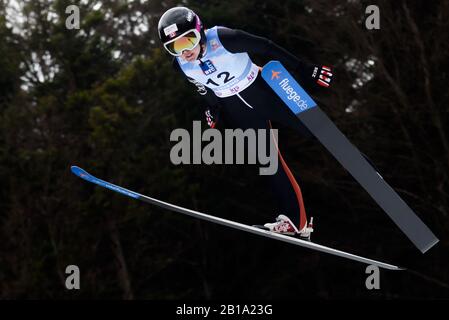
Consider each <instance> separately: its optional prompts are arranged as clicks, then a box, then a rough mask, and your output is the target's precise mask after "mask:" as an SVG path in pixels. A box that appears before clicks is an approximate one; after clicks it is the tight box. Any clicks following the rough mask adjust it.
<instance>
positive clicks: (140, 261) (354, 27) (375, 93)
mask: <svg viewBox="0 0 449 320" xmlns="http://www.w3.org/2000/svg"><path fill="white" fill-rule="evenodd" d="M72 4H75V5H78V6H79V8H80V18H81V21H80V29H73V30H69V29H67V28H66V27H65V20H66V18H67V16H68V15H69V14H67V13H65V10H66V8H67V6H69V5H72ZM180 4H181V5H185V6H189V7H191V8H192V9H194V10H195V11H196V12H197V13H198V14H199V15H200V17H201V18H202V20H203V22H204V24H205V25H206V27H212V26H215V25H223V26H227V27H230V28H238V29H243V30H245V31H248V32H251V33H254V34H257V35H261V36H265V37H267V38H270V39H271V40H273V41H274V42H275V43H277V44H279V45H281V46H282V47H284V48H286V49H288V50H289V51H290V52H292V53H293V54H295V55H296V56H298V57H300V58H302V59H304V60H306V61H309V62H314V63H318V64H324V65H330V66H333V67H334V68H335V76H336V77H335V81H334V86H333V88H332V89H331V90H327V91H326V92H318V93H316V95H314V97H315V98H316V100H317V101H319V104H320V105H321V107H322V109H323V110H324V111H325V112H326V113H327V114H328V115H329V116H330V117H331V119H332V120H334V121H335V123H336V124H337V126H338V127H339V128H340V129H341V130H342V131H343V132H344V133H345V134H346V135H347V136H348V138H349V139H350V140H351V141H352V142H353V143H354V144H355V145H356V146H357V147H359V149H360V150H361V151H362V152H364V153H365V154H366V155H368V156H369V157H370V158H371V159H372V160H373V161H374V163H375V164H376V165H377V166H378V168H379V170H380V172H381V173H382V174H383V176H384V178H385V179H386V180H387V181H388V182H389V183H390V184H391V185H392V186H393V187H394V188H395V190H397V191H398V193H399V194H400V195H401V196H402V197H403V198H404V200H406V202H407V203H408V204H409V205H410V206H411V207H412V208H413V209H414V210H415V211H416V212H417V213H418V215H419V216H420V217H421V219H422V220H423V221H424V222H425V223H426V224H427V225H428V226H429V227H430V228H431V229H432V230H433V231H434V232H435V234H436V235H437V236H438V237H439V238H440V240H441V241H440V243H439V244H438V245H437V246H435V247H434V248H432V249H431V250H430V251H429V252H427V253H426V254H425V255H422V254H421V253H420V252H419V251H418V250H417V249H415V248H414V246H413V245H412V243H411V242H409V241H408V239H407V238H406V237H405V236H404V235H403V234H402V233H401V231H400V230H399V229H398V228H397V227H396V225H395V224H394V223H393V222H392V221H391V220H390V219H389V218H388V216H387V215H386V214H385V213H384V212H383V211H382V210H381V209H380V208H379V207H378V206H377V205H376V204H375V202H374V201H373V200H372V199H371V198H370V197H369V195H368V194H367V193H366V192H365V191H364V190H363V189H362V188H361V187H360V186H359V185H358V183H357V182H355V180H354V179H353V178H352V177H351V176H350V175H349V174H348V173H347V172H346V171H345V170H344V169H343V168H342V167H341V166H340V165H339V164H338V162H337V161H336V160H335V159H334V158H333V157H332V156H331V155H330V154H329V153H328V152H327V151H326V150H325V148H324V147H322V146H321V145H320V144H319V142H318V141H316V140H310V141H306V140H303V139H302V138H301V137H299V136H298V135H297V134H296V133H295V132H293V131H291V130H289V129H287V128H282V130H281V132H280V137H279V140H280V143H281V145H282V148H283V153H284V157H285V158H286V160H287V162H288V163H289V165H290V167H291V169H292V170H293V172H294V174H295V175H296V177H297V179H298V182H299V183H300V185H301V188H302V191H303V195H304V199H305V205H306V209H307V212H308V215H309V216H314V217H315V219H314V222H315V229H316V231H315V233H314V238H313V240H314V241H315V242H318V243H320V244H324V245H328V246H331V247H334V248H337V249H341V250H346V251H349V252H351V253H355V254H360V255H363V256H367V257H370V258H374V259H379V260H382V261H386V262H390V263H393V264H399V265H405V266H407V267H410V268H411V269H412V271H407V272H388V271H381V278H380V290H371V291H370V290H367V289H366V287H365V280H366V277H367V276H368V275H367V274H365V265H363V264H359V263H355V262H351V261H346V260H344V259H341V258H337V257H332V256H329V255H325V254H321V253H318V252H314V251H311V250H308V249H304V248H299V247H294V246H291V245H288V244H285V243H281V242H277V241H273V240H270V239H266V238H263V237H258V236H255V235H251V234H246V233H244V232H241V231H236V230H233V229H229V228H226V227H222V226H217V225H213V224H211V223H207V222H202V221H199V220H196V219H193V218H191V217H187V216H183V215H180V214H176V213H172V212H168V211H166V210H162V209H158V208H156V207H153V206H151V205H147V204H144V203H141V202H138V201H135V200H132V199H128V198H126V197H123V196H121V195H119V194H116V193H114V192H111V191H108V190H104V189H101V188H98V187H95V186H93V185H91V184H88V183H86V182H85V181H82V180H80V179H78V178H77V177H75V176H74V175H72V174H71V172H70V166H71V165H79V166H81V167H83V168H85V169H87V170H88V171H89V172H91V173H92V174H94V175H96V176H98V177H100V178H102V179H105V180H108V181H111V182H113V183H116V184H119V185H122V186H124V187H126V188H129V189H132V190H135V191H137V192H140V193H143V194H146V195H149V196H152V197H155V198H158V199H161V200H164V201H168V202H171V203H174V204H177V205H181V206H185V207H188V208H191V209H195V210H200V211H203V212H206V213H209V214H213V215H217V216H220V217H225V218H229V219H233V220H237V221H240V222H244V223H251V224H252V223H265V222H268V221H271V220H273V217H274V216H275V215H277V214H278V212H276V211H275V207H274V204H273V203H272V200H271V197H270V194H269V191H268V189H266V188H264V187H263V186H262V185H261V184H259V183H258V176H257V175H255V174H254V173H253V172H252V171H251V170H247V169H246V168H245V167H243V166H237V167H233V166H219V165H215V166H206V165H184V166H174V165H173V164H172V163H171V162H170V158H169V152H170V149H171V147H172V146H173V144H174V143H172V142H170V140H169V136H170V133H171V131H172V130H173V129H175V128H186V129H188V130H189V131H190V130H191V128H192V121H193V120H202V121H203V127H204V128H205V127H206V123H205V121H204V119H203V108H204V107H205V105H204V102H203V101H202V100H201V97H200V96H199V95H198V94H197V93H196V92H195V90H194V88H193V87H191V86H189V85H188V84H187V83H186V82H185V80H184V79H182V78H181V77H180V76H179V74H177V73H176V72H175V71H173V69H172V67H171V58H170V56H169V55H168V54H167V53H165V52H164V51H163V49H162V48H161V46H160V44H159V39H158V36H157V21H158V19H159V17H160V15H161V14H162V13H163V12H164V11H165V10H167V9H168V8H170V7H172V6H175V5H180ZM370 4H375V5H377V6H378V7H379V9H380V21H381V23H380V30H367V29H366V27H365V19H366V18H367V16H368V15H367V14H365V8H366V7H367V6H368V5H370ZM448 39H449V2H447V1H423V0H415V1H405V0H398V1H386V0H384V1H359V0H346V1H343V0H340V1H335V0H314V1H300V0H298V1H288V0H284V1H277V0H264V1H261V0H257V1H256V0H238V1H237V0H236V1H234V0H231V1H216V0H211V1H193V0H189V1H182V2H179V1H178V2H176V1H168V0H166V1H145V0H135V1H129V0H128V1H122V0H115V1H87V0H86V1H76V0H73V1H65V0H54V1H50V0H25V1H24V0H9V1H8V0H2V1H1V2H0V53H1V54H0V131H1V135H0V181H1V189H0V206H1V208H0V219H1V225H0V228H1V232H0V250H1V255H0V298H2V299H56V298H58V299H81V298H82V299H158V300H172V299H225V298H238V299H245V298H247V299H266V300H276V299H278V300H279V299H301V298H311V299H313V298H320V299H342V298H364V299H394V298H401V299H407V298H413V299H447V298H449V268H448V267H449V254H448V249H449V243H448V236H447V230H448V229H449V217H448V213H449V212H448V208H449V206H448V203H449V170H448V169H449V134H448V132H449V128H448V126H449V115H448V109H449V107H448V106H449V92H448V70H449V68H448V61H449V59H448V57H449V42H448ZM268 60H269V58H268V57H257V58H256V62H258V63H259V64H260V65H263V64H264V63H266V62H268ZM71 264H74V265H77V266H78V267H79V268H80V271H81V289H80V290H72V291H69V290H67V289H66V288H65V285H64V284H65V280H66V277H67V275H66V274H65V269H66V266H67V265H71Z"/></svg>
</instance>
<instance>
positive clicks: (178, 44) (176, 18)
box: [157, 7, 206, 58]
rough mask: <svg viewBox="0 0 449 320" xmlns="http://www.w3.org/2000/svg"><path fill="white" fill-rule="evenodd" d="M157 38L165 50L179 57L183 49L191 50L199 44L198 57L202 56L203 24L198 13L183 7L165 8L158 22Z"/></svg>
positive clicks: (204, 38) (204, 36) (204, 37)
mask: <svg viewBox="0 0 449 320" xmlns="http://www.w3.org/2000/svg"><path fill="white" fill-rule="evenodd" d="M157 28H158V33H159V39H160V40H161V42H162V44H163V46H164V48H165V50H167V51H168V52H169V53H170V54H171V55H173V56H175V57H179V56H181V55H182V52H183V51H184V50H192V49H194V48H196V46H198V45H200V48H201V51H200V55H199V58H201V57H202V56H203V47H202V45H203V44H204V43H205V42H206V34H205V33H204V28H203V24H202V23H201V20H200V18H199V17H198V15H196V14H195V12H193V11H192V10H190V9H188V8H185V7H174V8H171V9H169V10H167V11H166V12H165V13H164V14H163V15H162V17H161V18H160V19H159V23H158V27H157Z"/></svg>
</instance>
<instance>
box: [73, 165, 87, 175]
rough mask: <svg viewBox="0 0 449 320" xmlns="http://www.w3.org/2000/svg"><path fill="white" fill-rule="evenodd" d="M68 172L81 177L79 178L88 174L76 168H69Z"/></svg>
mask: <svg viewBox="0 0 449 320" xmlns="http://www.w3.org/2000/svg"><path fill="white" fill-rule="evenodd" d="M70 170H72V173H73V174H75V175H77V176H78V177H81V178H83V177H85V176H87V175H88V173H87V172H86V171H85V170H84V169H81V168H80V167H78V166H71V167H70Z"/></svg>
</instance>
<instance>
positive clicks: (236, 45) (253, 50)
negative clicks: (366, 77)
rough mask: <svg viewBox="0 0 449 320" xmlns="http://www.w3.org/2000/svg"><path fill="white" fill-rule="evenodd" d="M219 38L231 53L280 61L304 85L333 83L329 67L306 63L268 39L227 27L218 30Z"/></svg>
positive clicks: (327, 84) (325, 85)
mask: <svg viewBox="0 0 449 320" xmlns="http://www.w3.org/2000/svg"><path fill="white" fill-rule="evenodd" d="M218 36H219V38H220V42H221V43H222V45H223V46H224V47H225V48H226V50H228V51H229V52H231V53H238V52H246V53H248V54H249V55H250V56H251V55H252V54H257V55H261V56H264V57H268V58H269V59H270V60H279V61H280V62H281V63H282V64H283V65H285V66H286V68H287V69H290V70H292V71H295V72H297V73H298V75H299V77H300V80H301V82H302V83H304V84H308V85H314V86H317V85H319V86H323V87H328V86H329V84H330V82H331V79H332V73H331V70H330V68H329V67H326V66H320V65H315V64H311V63H306V62H304V61H302V60H300V59H298V58H297V57H295V56H294V55H293V54H291V53H290V52H288V51H287V50H285V49H284V48H282V47H280V46H278V45H277V44H275V43H274V42H273V41H271V40H269V39H267V38H264V37H259V36H256V35H253V34H250V33H248V32H245V31H242V30H238V29H229V28H225V27H219V28H218ZM323 80H324V81H323Z"/></svg>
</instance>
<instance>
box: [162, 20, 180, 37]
mask: <svg viewBox="0 0 449 320" xmlns="http://www.w3.org/2000/svg"><path fill="white" fill-rule="evenodd" d="M176 31H178V26H177V25H176V23H174V24H172V25H169V26H168V27H165V28H164V34H165V35H166V36H168V35H170V37H172V35H173V34H174V33H175V32H176Z"/></svg>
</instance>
